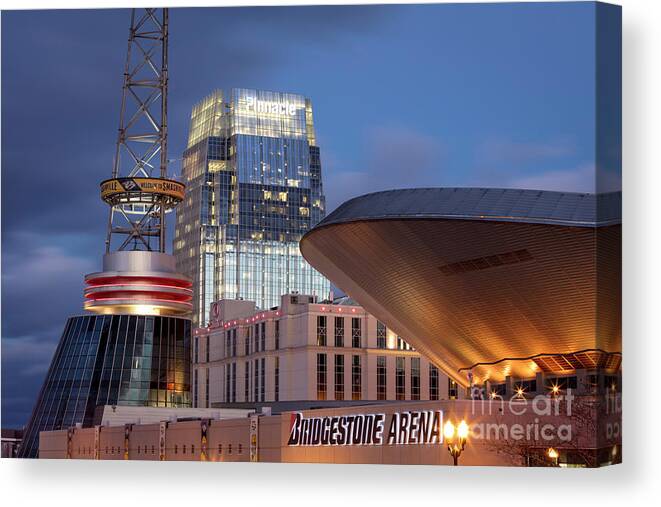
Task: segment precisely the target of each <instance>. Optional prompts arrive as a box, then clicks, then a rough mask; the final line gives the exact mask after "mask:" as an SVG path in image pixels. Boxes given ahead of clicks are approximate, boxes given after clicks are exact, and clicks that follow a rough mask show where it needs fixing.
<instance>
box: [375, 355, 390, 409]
mask: <svg viewBox="0 0 661 507" xmlns="http://www.w3.org/2000/svg"><path fill="white" fill-rule="evenodd" d="M387 379H388V369H387V367H386V356H378V357H377V358H376V399H377V400H385V399H386V395H387V390H386V387H387V385H386V382H387Z"/></svg>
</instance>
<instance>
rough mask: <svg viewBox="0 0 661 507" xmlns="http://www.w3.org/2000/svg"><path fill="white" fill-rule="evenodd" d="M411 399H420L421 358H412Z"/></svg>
mask: <svg viewBox="0 0 661 507" xmlns="http://www.w3.org/2000/svg"><path fill="white" fill-rule="evenodd" d="M411 399H412V400H419V399H420V358H419V357H412V358H411Z"/></svg>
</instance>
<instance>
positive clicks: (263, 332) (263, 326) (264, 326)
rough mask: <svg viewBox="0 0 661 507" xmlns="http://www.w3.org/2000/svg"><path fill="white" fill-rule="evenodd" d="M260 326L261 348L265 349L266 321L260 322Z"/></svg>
mask: <svg viewBox="0 0 661 507" xmlns="http://www.w3.org/2000/svg"><path fill="white" fill-rule="evenodd" d="M260 327H261V332H262V350H266V322H262V324H261V326H260Z"/></svg>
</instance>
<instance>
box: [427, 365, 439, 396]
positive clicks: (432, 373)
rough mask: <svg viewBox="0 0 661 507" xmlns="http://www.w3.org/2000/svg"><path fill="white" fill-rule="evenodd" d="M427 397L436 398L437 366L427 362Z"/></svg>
mask: <svg viewBox="0 0 661 507" xmlns="http://www.w3.org/2000/svg"><path fill="white" fill-rule="evenodd" d="M429 399H430V400H432V401H434V400H438V368H436V366H434V365H433V364H431V363H429Z"/></svg>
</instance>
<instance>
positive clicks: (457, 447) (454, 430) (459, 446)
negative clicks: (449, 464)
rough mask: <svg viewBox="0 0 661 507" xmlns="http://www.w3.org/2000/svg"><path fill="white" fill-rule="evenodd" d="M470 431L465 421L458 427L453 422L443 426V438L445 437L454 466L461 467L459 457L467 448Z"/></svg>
mask: <svg viewBox="0 0 661 507" xmlns="http://www.w3.org/2000/svg"><path fill="white" fill-rule="evenodd" d="M468 431H469V430H468V424H466V421H464V420H462V421H461V422H460V423H459V424H457V425H456V426H455V425H454V424H453V423H452V421H448V422H446V423H445V425H444V426H443V436H444V437H445V442H446V443H447V444H448V452H449V453H450V456H452V461H453V462H454V466H457V465H459V456H460V455H461V452H462V451H463V450H464V448H465V447H466V440H467V439H468Z"/></svg>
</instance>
